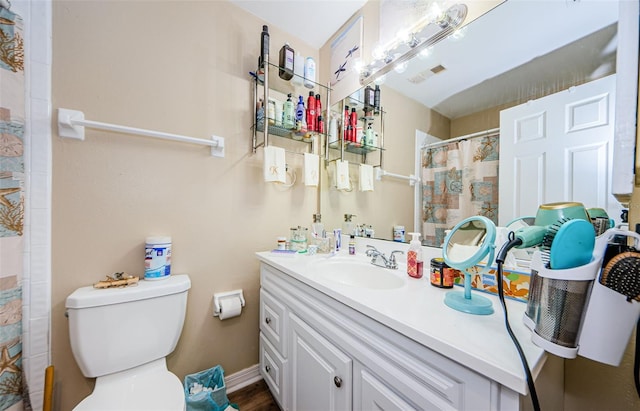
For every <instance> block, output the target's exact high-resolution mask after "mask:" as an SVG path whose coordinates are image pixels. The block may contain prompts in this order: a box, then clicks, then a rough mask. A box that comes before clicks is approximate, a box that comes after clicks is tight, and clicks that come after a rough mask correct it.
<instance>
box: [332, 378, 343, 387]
mask: <svg viewBox="0 0 640 411" xmlns="http://www.w3.org/2000/svg"><path fill="white" fill-rule="evenodd" d="M333 383H334V384H335V385H336V387H338V388H340V387H341V386H342V378H340V377H333Z"/></svg>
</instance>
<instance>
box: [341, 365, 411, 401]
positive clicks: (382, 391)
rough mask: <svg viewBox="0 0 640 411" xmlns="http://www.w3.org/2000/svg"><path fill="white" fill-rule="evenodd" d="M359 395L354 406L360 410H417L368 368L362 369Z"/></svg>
mask: <svg viewBox="0 0 640 411" xmlns="http://www.w3.org/2000/svg"><path fill="white" fill-rule="evenodd" d="M359 377H360V378H359V380H360V381H359V383H358V384H359V387H358V388H359V389H358V390H356V391H358V392H359V397H358V398H354V400H353V401H354V408H355V409H358V410H380V411H410V410H415V409H417V408H415V407H414V406H412V405H411V404H409V403H408V402H407V401H405V400H404V399H403V398H401V397H400V396H399V395H398V394H396V393H395V392H393V391H392V390H391V388H389V386H388V385H387V384H383V383H382V381H380V380H379V379H378V378H377V377H376V376H375V375H373V374H371V373H370V372H369V371H367V370H366V369H362V370H360V375H359Z"/></svg>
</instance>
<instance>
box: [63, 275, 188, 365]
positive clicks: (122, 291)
mask: <svg viewBox="0 0 640 411" xmlns="http://www.w3.org/2000/svg"><path fill="white" fill-rule="evenodd" d="M189 288H191V280H190V279H189V276H188V275H172V276H170V277H169V278H166V279H163V280H156V281H145V280H141V281H139V282H138V285H137V286H129V287H124V288H106V289H97V288H93V287H91V286H89V287H82V288H79V289H77V290H76V291H74V292H73V293H72V294H71V295H70V296H69V297H67V302H66V308H67V315H68V317H69V337H70V339H71V350H72V351H73V356H74V358H75V359H76V362H77V363H78V366H79V367H80V370H82V374H84V376H85V377H100V376H103V375H107V374H111V373H114V372H118V371H123V370H126V369H129V368H133V367H136V366H139V365H142V364H145V363H148V362H150V361H153V360H157V359H159V358H164V357H166V356H167V355H168V354H170V353H171V352H172V351H173V350H174V349H175V347H176V344H177V343H178V339H179V338H180V333H181V332H182V326H183V325H184V318H185V313H186V309H187V292H188V290H189Z"/></svg>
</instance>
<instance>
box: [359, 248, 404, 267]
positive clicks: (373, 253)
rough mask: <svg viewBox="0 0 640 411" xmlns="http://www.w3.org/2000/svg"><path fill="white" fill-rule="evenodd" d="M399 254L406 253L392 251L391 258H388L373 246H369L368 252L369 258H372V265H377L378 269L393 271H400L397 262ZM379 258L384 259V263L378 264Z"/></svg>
mask: <svg viewBox="0 0 640 411" xmlns="http://www.w3.org/2000/svg"><path fill="white" fill-rule="evenodd" d="M397 253H400V254H404V251H400V250H395V251H392V252H391V255H390V256H389V258H387V257H386V256H385V255H384V253H381V252H380V251H378V249H377V248H375V247H374V246H372V245H367V251H366V255H367V257H371V264H373V265H377V266H378V267H384V268H390V269H392V270H397V269H398V263H397V261H396V254H397ZM378 257H380V258H381V259H382V263H381V262H378Z"/></svg>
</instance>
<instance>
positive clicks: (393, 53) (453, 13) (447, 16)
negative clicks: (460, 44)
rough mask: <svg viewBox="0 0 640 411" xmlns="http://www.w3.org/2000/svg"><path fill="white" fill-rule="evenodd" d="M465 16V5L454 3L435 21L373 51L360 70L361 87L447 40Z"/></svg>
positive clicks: (422, 25)
mask: <svg viewBox="0 0 640 411" xmlns="http://www.w3.org/2000/svg"><path fill="white" fill-rule="evenodd" d="M466 17H467V6H466V5H465V4H454V5H453V6H451V7H449V8H448V9H447V10H446V11H445V12H444V13H442V14H441V15H440V16H439V17H437V18H436V19H435V20H432V21H430V20H428V19H422V20H421V21H420V22H418V23H417V24H416V25H415V26H413V27H412V28H410V29H409V30H408V31H407V32H406V33H404V34H403V35H402V36H398V37H397V38H396V39H394V40H393V41H391V42H390V43H389V44H387V45H386V46H384V47H382V48H378V49H376V50H374V53H373V54H374V55H373V58H374V61H373V62H371V63H370V64H368V65H366V66H364V67H362V69H361V70H360V84H361V85H363V86H364V85H366V84H369V83H371V82H373V81H375V80H376V79H377V78H379V77H381V76H383V75H385V74H386V73H388V72H389V71H391V69H393V68H394V67H396V66H400V65H402V64H405V63H407V62H408V61H409V60H411V59H412V58H413V57H415V56H416V55H418V54H419V53H420V52H422V51H423V50H425V49H427V48H429V47H431V46H433V45H434V44H436V43H437V42H439V41H440V40H443V39H445V38H447V37H448V36H449V35H451V34H452V33H453V32H454V31H455V30H456V29H457V28H459V27H460V26H461V25H462V23H463V22H464V20H465V18H466Z"/></svg>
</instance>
